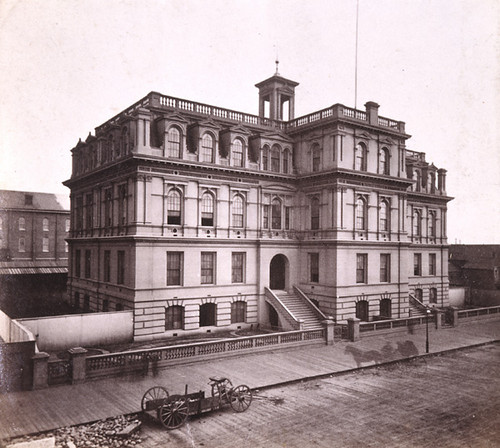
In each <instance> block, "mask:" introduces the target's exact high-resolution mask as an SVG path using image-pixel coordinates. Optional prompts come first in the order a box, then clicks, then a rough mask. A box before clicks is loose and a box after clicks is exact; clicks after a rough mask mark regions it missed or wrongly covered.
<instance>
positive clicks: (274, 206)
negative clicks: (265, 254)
mask: <svg viewBox="0 0 500 448" xmlns="http://www.w3.org/2000/svg"><path fill="white" fill-rule="evenodd" d="M271 228H272V229H281V201H280V200H279V199H278V198H274V199H273V201H272V202H271Z"/></svg>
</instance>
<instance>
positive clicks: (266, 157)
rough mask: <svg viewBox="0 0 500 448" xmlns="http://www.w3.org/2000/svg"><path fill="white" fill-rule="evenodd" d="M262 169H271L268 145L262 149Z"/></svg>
mask: <svg viewBox="0 0 500 448" xmlns="http://www.w3.org/2000/svg"><path fill="white" fill-rule="evenodd" d="M262 169H263V170H264V171H267V170H268V169H269V146H267V145H265V146H264V147H263V148H262Z"/></svg>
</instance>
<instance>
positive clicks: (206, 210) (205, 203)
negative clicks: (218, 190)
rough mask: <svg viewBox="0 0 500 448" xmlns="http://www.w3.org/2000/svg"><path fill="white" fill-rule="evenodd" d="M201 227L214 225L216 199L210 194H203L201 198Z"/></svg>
mask: <svg viewBox="0 0 500 448" xmlns="http://www.w3.org/2000/svg"><path fill="white" fill-rule="evenodd" d="M201 225H202V226H210V227H213V225H214V197H213V196H212V195H211V194H210V193H203V196H202V197H201Z"/></svg>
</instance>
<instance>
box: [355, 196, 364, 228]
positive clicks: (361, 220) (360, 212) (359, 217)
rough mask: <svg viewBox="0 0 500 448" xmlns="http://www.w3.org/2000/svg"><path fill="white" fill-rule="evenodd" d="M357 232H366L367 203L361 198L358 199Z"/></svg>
mask: <svg viewBox="0 0 500 448" xmlns="http://www.w3.org/2000/svg"><path fill="white" fill-rule="evenodd" d="M356 230H366V201H365V199H364V198H362V197H361V196H359V197H358V199H356Z"/></svg>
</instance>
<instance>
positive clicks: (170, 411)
mask: <svg viewBox="0 0 500 448" xmlns="http://www.w3.org/2000/svg"><path fill="white" fill-rule="evenodd" d="M208 384H209V385H210V386H211V396H210V397H205V392H203V391H199V392H195V393H190V394H188V391H187V385H186V390H185V392H184V395H170V394H169V393H168V391H167V389H165V388H164V387H162V386H154V387H152V388H151V389H148V390H147V391H146V393H145V394H144V395H143V397H142V400H141V409H142V411H143V412H144V413H147V414H149V415H151V416H152V417H153V418H156V419H157V420H159V421H160V422H161V424H162V425H163V426H165V428H167V429H175V428H179V427H181V426H182V425H183V424H184V423H186V420H187V418H188V416H189V415H198V414H201V413H203V412H208V411H213V410H215V409H221V408H222V407H223V406H224V405H226V404H229V405H230V406H231V408H232V409H233V410H234V411H235V412H244V411H246V410H247V409H248V407H249V406H250V403H251V402H252V391H251V390H250V388H249V387H248V386H245V385H244V384H242V385H239V386H236V387H233V383H232V382H231V380H230V379H229V378H219V377H212V378H210V382H209V383H208Z"/></svg>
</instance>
